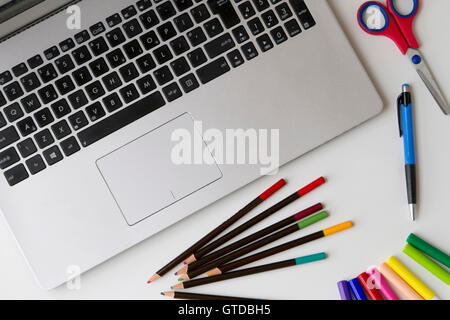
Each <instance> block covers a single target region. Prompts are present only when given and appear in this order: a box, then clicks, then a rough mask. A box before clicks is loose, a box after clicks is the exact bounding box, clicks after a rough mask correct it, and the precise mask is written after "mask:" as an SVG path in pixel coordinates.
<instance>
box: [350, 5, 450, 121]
mask: <svg viewBox="0 0 450 320" xmlns="http://www.w3.org/2000/svg"><path fill="white" fill-rule="evenodd" d="M409 1H413V8H412V10H411V12H409V13H408V14H402V13H400V11H399V10H398V9H397V8H396V7H395V4H394V0H387V7H385V6H384V5H383V4H381V3H380V2H378V1H368V2H366V3H364V4H363V5H362V6H361V7H360V8H359V10H358V23H359V26H360V27H361V28H362V29H363V30H364V31H365V32H367V33H368V34H371V35H375V36H385V37H388V38H390V39H391V40H393V41H394V42H395V44H396V45H397V47H398V48H399V49H400V51H401V52H402V54H403V55H406V57H408V59H409V61H411V63H412V64H413V66H414V68H415V69H416V71H417V73H418V74H419V76H420V77H421V78H422V80H423V82H424V83H425V85H426V87H427V88H428V90H429V91H430V93H431V95H432V96H433V98H434V99H435V100H436V102H437V104H438V105H439V107H440V108H441V110H442V111H443V112H444V114H446V115H448V114H449V113H450V107H449V105H448V104H447V102H446V100H445V98H444V96H443V94H442V92H441V90H440V89H439V86H438V84H437V82H436V81H435V79H434V77H433V75H432V73H431V72H430V70H429V68H428V67H427V65H426V63H425V60H424V59H423V56H422V54H421V53H420V51H419V50H418V49H419V47H420V46H419V43H418V42H417V39H416V37H415V35H414V32H413V29H412V25H413V21H414V18H415V17H416V15H417V11H418V9H419V0H409ZM375 11H377V12H375ZM375 13H378V15H380V14H381V15H382V16H379V18H380V19H379V20H380V21H378V22H379V25H377V26H375V27H369V26H368V24H367V21H365V17H374V15H375ZM383 19H384V22H383V21H381V20H383Z"/></svg>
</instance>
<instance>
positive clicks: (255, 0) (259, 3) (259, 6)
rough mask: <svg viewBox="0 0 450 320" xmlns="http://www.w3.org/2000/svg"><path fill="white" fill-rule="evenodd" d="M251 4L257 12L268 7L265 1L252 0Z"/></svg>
mask: <svg viewBox="0 0 450 320" xmlns="http://www.w3.org/2000/svg"><path fill="white" fill-rule="evenodd" d="M253 4H254V5H255V7H256V9H257V10H258V11H259V12H261V11H264V10H266V9H267V8H268V7H269V6H270V5H269V2H268V1H267V0H253Z"/></svg>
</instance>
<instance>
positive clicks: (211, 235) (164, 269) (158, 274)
mask: <svg viewBox="0 0 450 320" xmlns="http://www.w3.org/2000/svg"><path fill="white" fill-rule="evenodd" d="M285 185H286V181H285V180H284V179H281V180H279V181H278V182H276V183H275V184H274V185H272V186H271V187H270V188H269V189H267V190H266V191H264V192H263V193H261V194H260V195H259V196H258V197H257V198H255V199H254V200H252V201H251V202H250V203H248V204H247V205H246V206H245V207H243V208H242V209H241V210H239V211H238V212H236V213H235V214H234V215H233V216H231V218H229V219H228V220H226V221H225V222H223V223H222V224H221V225H219V226H218V227H216V228H215V229H214V230H212V231H211V232H209V233H208V234H207V235H206V236H204V237H203V238H201V239H200V240H198V241H197V242H196V243H194V244H193V245H192V246H190V247H189V248H188V249H186V250H185V251H183V252H182V253H181V254H179V255H178V256H177V257H176V258H174V259H173V260H172V261H170V262H169V263H168V264H166V265H165V266H164V267H162V268H161V269H160V270H158V271H157V272H156V273H155V274H154V275H153V276H152V277H151V278H150V280H149V281H148V282H147V283H150V282H153V281H155V280H157V279H159V278H161V277H162V276H163V275H164V274H166V273H167V272H169V271H170V270H171V269H173V268H174V267H175V266H176V265H178V264H180V263H181V262H183V260H184V259H186V258H187V257H189V255H191V254H192V253H193V252H195V251H196V250H198V249H200V248H201V247H203V246H204V245H205V244H207V243H208V242H210V241H211V240H213V239H214V238H215V237H217V236H218V235H219V234H220V233H222V232H223V231H224V230H225V229H227V228H228V227H230V226H231V225H232V224H234V223H235V222H236V221H238V220H239V219H241V218H242V217H243V216H245V215H246V214H247V213H249V212H250V211H251V210H252V209H254V208H255V207H256V206H258V205H259V204H261V203H262V202H263V201H264V200H266V199H267V198H269V197H270V196H271V195H272V194H274V193H275V192H277V191H278V190H280V189H281V188H282V187H283V186H285Z"/></svg>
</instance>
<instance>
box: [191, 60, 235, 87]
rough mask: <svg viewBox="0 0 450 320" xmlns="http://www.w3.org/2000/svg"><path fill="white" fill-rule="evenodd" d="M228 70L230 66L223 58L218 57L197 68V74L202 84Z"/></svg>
mask: <svg viewBox="0 0 450 320" xmlns="http://www.w3.org/2000/svg"><path fill="white" fill-rule="evenodd" d="M228 71H230V66H229V65H228V63H227V61H226V60H225V58H223V57H220V58H219V59H217V60H214V61H213V62H210V63H208V64H207V65H205V66H203V67H201V68H200V69H198V70H197V76H198V78H199V79H200V82H201V83H202V84H206V83H208V82H210V81H212V80H214V79H216V78H218V77H220V76H221V75H223V74H225V73H226V72H228Z"/></svg>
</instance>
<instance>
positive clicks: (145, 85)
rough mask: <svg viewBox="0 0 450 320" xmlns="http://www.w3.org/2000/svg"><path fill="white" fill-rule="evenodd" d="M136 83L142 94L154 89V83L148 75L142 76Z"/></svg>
mask: <svg viewBox="0 0 450 320" xmlns="http://www.w3.org/2000/svg"><path fill="white" fill-rule="evenodd" d="M136 83H137V85H138V87H139V89H140V90H141V92H142V94H144V95H145V94H147V93H149V92H151V91H153V90H155V89H156V83H155V81H153V78H152V77H151V76H150V75H146V76H144V77H143V78H141V79H139V80H138V81H137V82H136Z"/></svg>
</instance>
